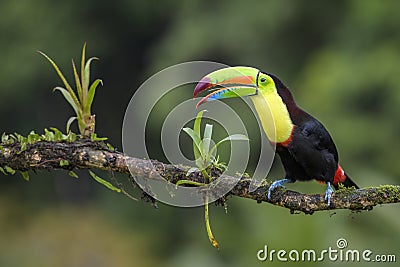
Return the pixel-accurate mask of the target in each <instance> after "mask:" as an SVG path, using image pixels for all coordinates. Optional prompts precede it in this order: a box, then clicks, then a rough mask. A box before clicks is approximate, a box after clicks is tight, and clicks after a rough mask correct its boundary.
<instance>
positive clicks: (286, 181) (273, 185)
mask: <svg viewBox="0 0 400 267" xmlns="http://www.w3.org/2000/svg"><path fill="white" fill-rule="evenodd" d="M284 183H293V181H292V180H290V179H282V180H276V181H274V182H273V183H272V184H271V186H270V187H269V188H268V199H271V192H272V191H274V189H275V188H276V187H278V186H282V187H283V188H285V186H283V184H284Z"/></svg>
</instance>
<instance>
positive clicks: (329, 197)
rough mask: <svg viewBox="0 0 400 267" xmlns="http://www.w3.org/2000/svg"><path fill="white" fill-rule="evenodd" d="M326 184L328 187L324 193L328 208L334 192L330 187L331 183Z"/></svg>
mask: <svg viewBox="0 0 400 267" xmlns="http://www.w3.org/2000/svg"><path fill="white" fill-rule="evenodd" d="M327 184H328V187H327V188H326V191H325V200H327V201H328V207H329V206H330V205H331V197H332V193H333V192H334V191H333V188H332V186H331V183H330V182H328V183H327Z"/></svg>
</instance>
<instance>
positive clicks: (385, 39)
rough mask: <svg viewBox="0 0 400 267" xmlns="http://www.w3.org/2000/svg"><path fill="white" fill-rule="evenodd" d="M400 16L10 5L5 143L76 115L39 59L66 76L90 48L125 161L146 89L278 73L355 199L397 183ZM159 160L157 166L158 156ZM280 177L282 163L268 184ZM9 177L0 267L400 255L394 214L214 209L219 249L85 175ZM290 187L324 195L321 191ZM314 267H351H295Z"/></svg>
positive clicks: (195, 222) (107, 125) (364, 9)
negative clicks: (217, 75)
mask: <svg viewBox="0 0 400 267" xmlns="http://www.w3.org/2000/svg"><path fill="white" fill-rule="evenodd" d="M399 10H400V2H398V1H396V0H393V1H390V0H384V1H373V0H370V1H361V0H359V1H357V0H354V1H311V0H309V1H304V0H303V1H289V0H279V1H278V0H275V1H238V0H235V1H200V0H193V1H128V0H123V1H116V2H113V3H111V2H110V1H94V0H90V1H89V0H88V1H77V0H73V1H64V2H58V1H50V0H38V1H27V0H20V1H7V0H3V1H1V2H0V51H1V53H0V59H1V64H0V121H1V122H2V123H1V126H0V132H18V133H22V134H27V133H29V132H30V131H31V130H36V131H37V132H42V131H43V128H45V127H51V126H54V127H58V128H60V129H64V127H65V123H66V120H67V119H68V118H69V116H71V115H72V109H71V108H70V107H69V106H68V105H67V103H66V102H65V101H64V100H63V98H62V97H61V95H59V94H58V93H54V94H53V93H52V91H51V89H52V88H53V87H54V86H56V85H59V84H60V81H59V80H58V77H57V76H56V74H55V72H54V71H53V70H52V69H51V67H50V65H49V64H48V62H46V61H45V60H44V59H43V58H42V57H41V56H40V55H38V54H37V53H36V51H37V50H41V51H44V52H46V53H47V54H48V55H49V56H51V57H52V58H53V59H55V61H56V62H57V63H58V64H59V66H60V67H61V68H62V69H64V71H65V72H66V73H67V75H68V77H70V78H72V73H71V68H70V59H71V58H72V57H74V58H75V60H77V61H78V60H79V54H80V49H81V47H82V44H83V43H84V42H85V41H86V42H87V44H88V50H87V53H88V55H89V56H98V57H100V61H98V62H95V63H94V64H93V71H94V73H93V75H92V77H93V78H94V77H101V78H102V79H103V81H104V87H101V88H99V90H98V93H97V96H96V98H95V101H94V105H93V113H95V114H96V120H97V129H96V131H97V133H98V134H99V135H100V136H108V137H109V140H110V142H111V143H113V144H115V146H116V147H118V148H119V149H120V150H121V126H122V120H123V115H124V111H125V107H126V106H127V104H128V102H129V99H130V97H131V96H132V95H133V93H134V90H135V89H136V88H137V87H138V86H139V85H140V84H141V83H142V82H144V81H145V80H146V79H147V78H148V77H150V76H151V75H152V74H154V73H155V72H157V71H160V70H162V69H163V68H165V67H168V66H171V65H174V64H176V63H181V62H185V61H192V60H211V61H218V62H222V63H225V64H228V65H249V66H254V67H257V68H260V69H261V70H264V71H266V72H270V73H274V74H276V75H277V76H278V77H280V78H281V79H282V80H283V81H284V82H285V83H286V84H287V85H288V86H289V87H290V88H291V89H292V91H293V93H294V95H295V98H296V99H297V102H298V104H299V105H300V106H302V107H303V108H305V109H306V110H307V111H309V112H310V113H311V114H313V115H315V116H316V117H317V118H319V119H320V120H321V121H322V122H323V123H324V124H325V125H326V126H327V128H328V129H329V131H330V132H331V134H332V136H333V138H334V140H335V142H336V145H337V146H338V149H339V153H340V157H341V163H342V165H343V166H344V168H345V169H346V171H347V172H348V173H349V174H350V175H351V177H353V180H355V181H356V182H357V183H358V184H359V185H360V186H361V187H366V186H374V185H380V184H398V183H399V181H400V178H399V177H400V164H399V162H400V159H399V157H398V154H397V153H399V152H400V142H399V140H398V137H399V136H400V123H399V117H400V71H399V67H398V64H399V62H400V16H399V15H398V11H399ZM191 94H192V91H190V92H188V93H187V98H190V97H191ZM154 123H155V124H156V123H157V121H155V122H154ZM154 138H155V139H157V138H158V137H157V135H155V137H154ZM156 141H157V140H156ZM156 141H155V142H156ZM156 150H157V148H156ZM154 157H155V158H158V159H161V160H162V159H163V156H162V152H158V154H157V152H155V153H154ZM102 176H103V177H107V173H103V174H102ZM282 176H283V171H282V168H281V166H280V163H279V160H278V161H277V162H276V164H275V166H274V168H273V170H272V172H271V174H270V176H269V177H270V178H271V179H277V178H281V177H282ZM1 178H2V179H1V188H0V190H1V194H0V203H1V204H0V206H1V208H0V266H10V267H12V266H42V267H45V266H258V265H270V266H275V265H276V266H281V265H284V264H287V263H280V262H278V261H273V262H259V261H258V260H257V258H256V253H257V251H258V250H259V249H261V248H263V247H264V245H268V247H269V248H270V249H276V250H278V249H286V250H288V251H289V250H291V249H299V250H302V249H315V250H322V249H326V248H328V247H329V246H331V247H333V248H336V240H337V239H338V238H346V239H347V241H348V248H349V249H360V250H363V249H371V250H372V251H373V252H374V253H376V254H397V257H400V254H399V249H400V216H399V211H398V209H399V206H398V205H397V204H396V205H388V206H384V207H376V208H374V210H373V211H370V212H362V213H352V212H350V211H336V212H320V213H317V214H314V215H312V216H308V215H304V214H297V215H291V214H289V211H288V210H286V209H282V208H278V207H274V206H271V205H267V204H257V203H256V202H255V201H250V200H245V199H238V198H232V199H230V200H229V202H228V213H225V211H224V209H223V208H221V207H214V206H212V207H211V223H212V227H213V231H214V234H215V236H216V238H217V239H218V241H219V242H220V245H221V250H220V251H216V250H215V249H214V248H212V247H211V245H210V244H209V241H208V239H207V235H206V232H205V226H204V221H203V209H202V208H191V209H184V208H176V207H170V206H167V205H163V204H159V209H154V208H153V207H152V206H151V205H149V204H147V203H143V202H133V201H131V200H129V199H127V198H125V197H122V196H121V195H118V194H116V193H113V192H111V191H109V190H107V189H105V188H103V187H102V186H100V185H98V184H97V183H96V182H93V181H92V180H91V178H89V175H88V174H87V172H80V179H73V178H71V177H69V176H68V175H67V174H66V173H65V172H62V171H59V172H53V173H47V172H46V173H45V172H40V173H38V174H37V175H31V181H30V182H25V181H24V180H23V179H22V178H21V177H20V176H1ZM120 178H121V179H124V178H125V177H120ZM289 188H291V189H295V190H300V191H301V192H312V193H322V192H323V191H324V190H325V187H324V186H321V185H319V184H317V183H314V182H309V183H297V184H294V185H289ZM134 193H136V195H138V194H139V193H138V191H136V192H134ZM399 260H400V259H399ZM375 264H376V265H377V266H381V265H383V264H377V263H375ZM309 265H315V266H322V265H323V266H345V265H347V263H345V262H342V263H341V262H334V263H333V262H329V261H325V262H322V263H321V262H319V263H307V262H306V263H304V262H300V263H296V266H309ZM360 265H361V264H360ZM370 265H371V266H374V264H373V263H371V264H370ZM392 265H394V263H392Z"/></svg>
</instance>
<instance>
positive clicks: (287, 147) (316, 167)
mask: <svg viewBox="0 0 400 267" xmlns="http://www.w3.org/2000/svg"><path fill="white" fill-rule="evenodd" d="M203 91H210V93H209V94H208V95H207V96H205V97H203V98H202V99H201V100H200V101H199V102H198V104H197V107H198V106H200V105H202V104H203V103H205V102H207V101H212V100H218V99H225V98H234V97H250V99H251V102H252V103H253V104H254V107H255V110H256V113H257V116H258V118H259V121H260V122H261V126H262V129H263V132H265V134H266V135H267V137H268V140H269V142H270V143H273V144H275V146H276V153H277V154H278V155H279V157H280V159H281V161H282V165H283V168H284V170H285V173H286V174H285V178H284V179H281V180H276V181H274V182H273V183H272V184H271V186H270V187H269V190H268V199H270V198H271V192H273V190H274V189H275V188H276V187H278V186H283V184H285V183H293V182H295V181H297V180H299V181H308V180H313V179H315V180H317V181H319V182H322V183H325V184H327V189H326V191H325V200H326V201H327V204H328V206H330V204H331V195H332V193H333V192H334V190H333V188H332V185H333V187H335V189H338V187H339V184H343V186H345V187H355V188H357V189H358V188H359V187H358V186H357V185H356V184H355V183H354V182H353V181H352V180H351V179H350V178H349V176H348V175H347V174H346V173H345V172H344V171H343V169H342V167H341V166H340V165H339V157H338V152H337V149H336V146H335V143H334V142H333V140H332V137H331V136H330V134H329V133H328V131H327V130H326V128H325V127H324V125H322V123H321V122H319V121H318V120H317V119H316V118H314V117H313V116H311V115H310V114H308V113H307V112H306V111H304V110H303V109H301V108H300V107H299V106H297V104H296V103H295V101H294V98H293V95H292V93H291V92H290V91H289V89H288V87H287V86H285V85H284V84H283V83H282V81H281V80H280V79H278V78H277V77H276V76H275V75H273V74H269V73H264V72H261V71H260V70H258V69H257V68H253V67H242V66H240V67H227V68H223V69H219V70H217V71H214V72H212V73H210V74H208V75H206V76H205V77H203V78H202V79H201V80H200V81H199V82H198V83H197V85H196V87H195V89H194V97H196V96H197V95H198V94H199V93H200V92H203Z"/></svg>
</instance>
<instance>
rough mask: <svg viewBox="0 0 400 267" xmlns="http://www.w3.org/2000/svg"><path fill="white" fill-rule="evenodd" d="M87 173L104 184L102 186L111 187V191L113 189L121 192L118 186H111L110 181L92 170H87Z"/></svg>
mask: <svg viewBox="0 0 400 267" xmlns="http://www.w3.org/2000/svg"><path fill="white" fill-rule="evenodd" d="M89 174H90V176H92V178H93V179H95V180H96V181H97V182H98V183H100V184H102V185H104V186H105V187H107V188H108V189H111V190H113V191H115V192H118V193H120V192H121V189H119V188H117V187H115V186H113V185H112V184H111V183H110V182H108V181H106V180H104V179H102V178H100V177H99V176H97V175H96V174H95V173H94V172H92V171H89Z"/></svg>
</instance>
